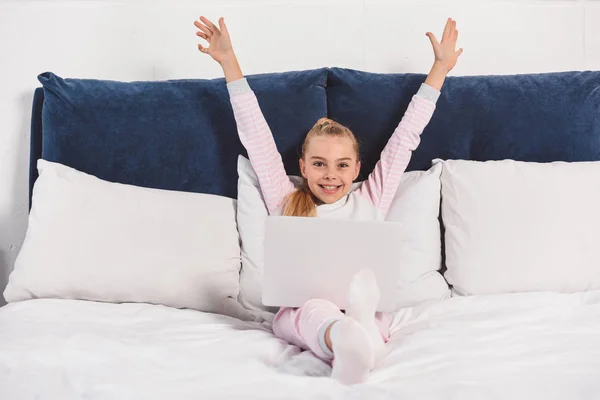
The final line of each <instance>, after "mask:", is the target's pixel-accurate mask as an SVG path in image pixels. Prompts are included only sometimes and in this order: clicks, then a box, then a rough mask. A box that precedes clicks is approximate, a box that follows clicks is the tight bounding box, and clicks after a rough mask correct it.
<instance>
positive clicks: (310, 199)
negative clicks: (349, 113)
mask: <svg viewBox="0 0 600 400" xmlns="http://www.w3.org/2000/svg"><path fill="white" fill-rule="evenodd" d="M319 136H333V137H347V138H349V139H350V140H352V146H353V147H354V151H355V153H356V158H357V159H358V141H357V140H356V137H355V136H354V134H353V133H352V132H351V131H350V129H348V128H346V127H345V126H343V125H341V124H339V123H337V122H335V121H334V120H331V119H329V118H320V119H319V120H318V121H317V122H316V123H315V125H314V126H313V127H312V128H311V129H310V131H308V133H307V134H306V138H304V143H302V154H301V158H304V157H305V155H306V150H307V149H308V145H309V144H310V141H311V140H312V138H314V137H319ZM282 210H283V212H282V215H285V216H288V217H314V216H316V214H317V200H316V198H315V195H314V194H313V193H312V192H311V191H310V189H309V187H308V182H307V181H306V179H304V178H302V183H301V185H300V186H299V187H298V188H296V190H294V191H293V192H292V193H290V194H289V195H288V196H287V197H286V199H285V200H284V202H283V207H282Z"/></svg>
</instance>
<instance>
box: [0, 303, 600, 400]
mask: <svg viewBox="0 0 600 400" xmlns="http://www.w3.org/2000/svg"><path fill="white" fill-rule="evenodd" d="M392 332H393V333H392V338H391V340H390V342H389V343H388V345H387V346H386V354H385V356H384V358H383V359H382V360H381V361H380V363H379V364H378V366H377V368H376V369H375V370H374V371H373V372H372V374H371V376H370V378H369V381H368V382H366V383H365V384H361V385H355V386H351V387H346V386H343V385H341V384H338V383H337V382H335V381H333V380H331V379H330V378H329V377H328V375H329V374H330V372H331V369H330V367H329V366H328V365H326V364H325V363H323V362H321V361H320V360H318V359H317V358H315V357H314V356H313V355H312V353H311V352H309V351H304V352H303V351H301V350H300V349H298V348H297V347H294V346H291V345H288V344H287V343H285V342H283V341H281V340H279V339H277V338H276V337H274V336H273V334H272V333H271V332H270V330H269V325H268V323H266V322H264V323H262V324H260V323H257V322H243V321H240V320H237V319H234V318H230V317H226V316H221V315H215V314H209V313H202V312H198V311H193V310H177V309H172V308H168V307H163V306H156V305H148V304H107V303H97V302H86V301H78V300H50V299H47V300H31V301H26V302H21V303H14V304H9V305H7V306H5V307H3V308H0V399H11V400H18V399H343V398H365V399H379V398H382V399H387V398H401V399H461V400H464V399H531V398H544V399H570V400H576V399H592V398H597V396H599V393H600V292H587V293H577V294H554V293H527V294H505V295H496V296H473V297H458V298H452V299H449V300H444V301H440V302H434V303H429V304H423V305H421V306H418V307H415V308H408V309H404V310H402V311H401V312H399V313H398V314H397V315H396V316H395V318H394V322H393V325H392Z"/></svg>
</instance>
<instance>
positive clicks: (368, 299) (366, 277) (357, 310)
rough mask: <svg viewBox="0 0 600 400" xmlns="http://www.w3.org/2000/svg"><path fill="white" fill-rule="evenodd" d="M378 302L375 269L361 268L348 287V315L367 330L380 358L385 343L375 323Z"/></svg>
mask: <svg viewBox="0 0 600 400" xmlns="http://www.w3.org/2000/svg"><path fill="white" fill-rule="evenodd" d="M378 303H379V287H378V286H377V281H376V279H375V275H373V271H371V270H370V269H362V270H360V271H359V272H357V273H356V274H355V275H354V277H353V278H352V281H351V282H350V286H349V288H348V297H347V306H346V315H347V316H349V317H352V318H354V319H355V320H356V321H358V323H359V324H361V325H362V327H363V328H364V329H365V330H366V332H367V334H368V335H369V339H370V340H371V345H372V346H373V351H374V352H375V357H376V358H379V355H380V354H381V351H382V350H383V345H384V342H383V338H382V337H381V333H380V332H379V328H378V327H377V324H376V323H375V312H376V310H377V304H378ZM334 326H335V325H334Z"/></svg>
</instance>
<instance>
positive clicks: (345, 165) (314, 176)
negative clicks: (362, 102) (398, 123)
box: [300, 128, 360, 204]
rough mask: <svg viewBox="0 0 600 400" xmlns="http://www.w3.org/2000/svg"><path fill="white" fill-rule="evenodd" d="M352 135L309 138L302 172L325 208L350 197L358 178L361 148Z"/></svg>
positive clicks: (302, 162) (304, 152)
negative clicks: (359, 149)
mask: <svg viewBox="0 0 600 400" xmlns="http://www.w3.org/2000/svg"><path fill="white" fill-rule="evenodd" d="M342 129H343V128H342ZM334 132H335V131H334ZM348 132H349V131H348ZM350 135H352V134H351V133H350V134H335V133H334V134H331V133H329V134H328V133H327V132H326V133H325V134H322V135H315V136H313V137H307V143H305V146H304V151H303V156H302V158H301V159H300V170H301V171H302V176H303V177H304V178H305V179H306V182H307V184H308V188H309V189H310V191H311V192H312V194H313V195H314V196H315V197H317V198H318V199H319V200H321V201H322V202H323V203H325V204H332V203H335V202H336V201H338V200H339V199H341V198H342V197H344V196H345V195H346V194H348V192H349V191H350V189H351V188H352V182H353V181H354V180H355V179H356V178H357V177H358V173H359V171H360V161H359V160H358V154H357V145H356V140H355V139H354V137H353V136H350Z"/></svg>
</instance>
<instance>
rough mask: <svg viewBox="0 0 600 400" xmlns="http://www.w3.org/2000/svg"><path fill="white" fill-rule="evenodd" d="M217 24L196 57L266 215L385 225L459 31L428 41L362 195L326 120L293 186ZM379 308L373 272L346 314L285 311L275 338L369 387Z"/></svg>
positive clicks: (317, 305) (335, 127) (451, 27)
mask: <svg viewBox="0 0 600 400" xmlns="http://www.w3.org/2000/svg"><path fill="white" fill-rule="evenodd" d="M218 23H219V26H218V27H217V26H216V25H215V24H213V23H212V22H211V21H209V20H208V19H206V18H205V17H202V16H201V17H200V20H199V21H194V25H195V26H196V27H197V28H198V29H199V31H198V32H197V33H196V34H197V35H198V36H200V37H201V38H203V39H205V40H206V41H207V42H208V43H209V47H204V46H202V45H201V44H198V50H200V52H202V53H204V54H208V55H210V56H211V57H212V58H213V59H214V60H215V61H217V62H218V63H219V64H220V65H221V67H222V68H223V72H224V74H225V80H226V82H227V88H228V91H229V95H230V98H231V105H232V107H233V112H234V116H235V119H236V123H237V127H238V133H239V136H240V140H241V141H242V144H243V145H244V147H245V148H246V149H247V151H248V155H249V158H250V162H251V163H252V166H253V168H254V170H255V172H256V175H257V176H258V180H259V184H260V187H261V191H262V194H263V197H264V199H265V202H266V205H267V209H268V211H269V213H270V214H282V215H288V216H306V217H322V218H353V219H377V220H383V219H384V217H385V214H386V212H387V210H388V208H389V206H390V203H391V201H392V199H393V197H394V194H395V193H396V190H397V188H398V185H399V183H400V179H401V177H402V173H403V172H404V170H405V168H406V166H407V165H408V162H409V160H410V157H411V154H412V151H413V150H415V149H416V148H417V146H418V144H419V142H420V135H421V132H423V130H424V129H425V126H426V125H427V124H428V123H429V120H430V119H431V116H432V114H433V111H434V109H435V104H436V102H437V99H438V97H439V95H440V92H439V91H440V90H441V88H442V85H443V83H444V80H445V78H446V75H447V74H448V72H450V70H452V68H454V66H455V65H456V62H457V60H458V57H459V56H460V55H461V53H462V49H459V50H458V51H456V49H455V48H456V41H457V38H458V31H457V30H456V22H455V21H454V20H452V19H450V18H449V19H448V21H447V22H446V26H445V29H444V33H443V36H442V41H441V43H438V41H437V39H436V38H435V36H434V35H433V34H432V33H431V32H428V33H427V34H426V35H427V36H428V37H429V39H430V41H431V44H432V46H433V51H434V55H435V61H434V63H433V67H432V68H431V71H430V72H429V75H428V76H427V78H426V79H425V82H424V83H423V84H422V85H421V87H420V89H419V91H418V92H417V94H416V95H415V96H413V99H412V102H411V103H410V104H409V106H408V109H407V111H406V114H405V115H404V117H403V118H402V121H400V123H399V125H398V127H397V128H396V130H395V131H394V133H393V135H392V136H391V138H390V139H389V141H388V143H387V145H386V147H385V149H384V150H383V152H382V154H381V159H380V161H379V162H378V163H377V165H376V166H375V170H374V171H373V172H372V173H371V174H370V175H369V177H368V179H367V180H366V181H365V182H363V184H362V185H361V186H360V188H358V189H356V190H352V183H353V181H354V180H355V179H356V178H357V177H358V174H359V171H360V160H359V152H358V142H357V140H356V138H355V137H354V135H353V134H352V132H351V131H350V130H349V129H348V128H346V127H344V126H342V125H340V124H338V123H337V122H335V121H333V120H330V119H327V118H321V119H319V120H318V121H317V122H316V124H315V125H314V126H313V127H312V129H311V130H310V131H309V132H308V134H307V135H306V138H305V140H304V144H303V145H302V155H301V158H300V161H299V163H300V170H301V172H302V176H303V177H304V184H303V185H302V186H301V187H299V188H296V187H295V186H294V185H293V184H292V182H291V181H290V180H289V179H288V177H287V175H286V171H285V169H284V167H283V163H282V159H281V156H280V154H279V153H278V151H277V148H276V145H275V141H274V140H273V136H272V134H271V131H270V129H269V126H268V125H267V122H266V121H265V119H264V117H263V114H262V112H261V110H260V107H259V104H258V101H257V99H256V96H255V95H254V92H253V91H252V89H251V88H250V86H249V85H248V83H247V81H246V79H245V78H244V76H243V74H242V71H241V69H240V66H239V64H238V61H237V58H236V56H235V53H234V51H233V47H232V44H231V39H230V37H229V32H228V30H227V26H226V25H225V22H224V19H223V18H220V19H219V22H218ZM378 301H379V290H378V288H377V284H376V282H375V279H374V277H373V275H372V273H371V272H370V270H368V269H367V270H363V271H361V272H360V273H358V274H357V275H356V276H355V277H354V279H353V281H352V283H351V284H350V287H349V290H348V306H347V309H346V310H345V313H343V312H342V311H341V310H340V309H339V308H338V307H337V306H335V305H334V304H333V303H330V302H328V301H325V300H311V301H309V302H307V303H306V304H305V305H303V306H302V307H300V308H281V309H280V310H279V312H278V313H277V315H276V316H275V318H274V320H273V333H274V334H275V335H276V336H278V337H279V338H281V339H284V340H286V341H288V342H290V343H292V344H294V345H297V346H299V347H301V348H303V349H305V350H308V349H310V350H312V351H313V352H314V353H315V355H317V356H318V357H319V358H321V359H323V360H325V361H331V362H332V364H333V369H332V377H333V378H334V379H337V380H339V381H340V382H342V383H346V384H353V383H359V382H363V381H364V380H365V379H366V377H367V376H368V373H369V372H370V371H371V369H372V368H373V367H374V365H375V362H376V359H377V355H378V354H379V352H380V351H381V349H382V348H383V344H384V342H386V341H387V340H388V338H389V325H390V319H389V317H388V316H387V315H386V314H383V313H376V312H375V309H376V305H377V303H378ZM334 357H335V362H333V361H334Z"/></svg>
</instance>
